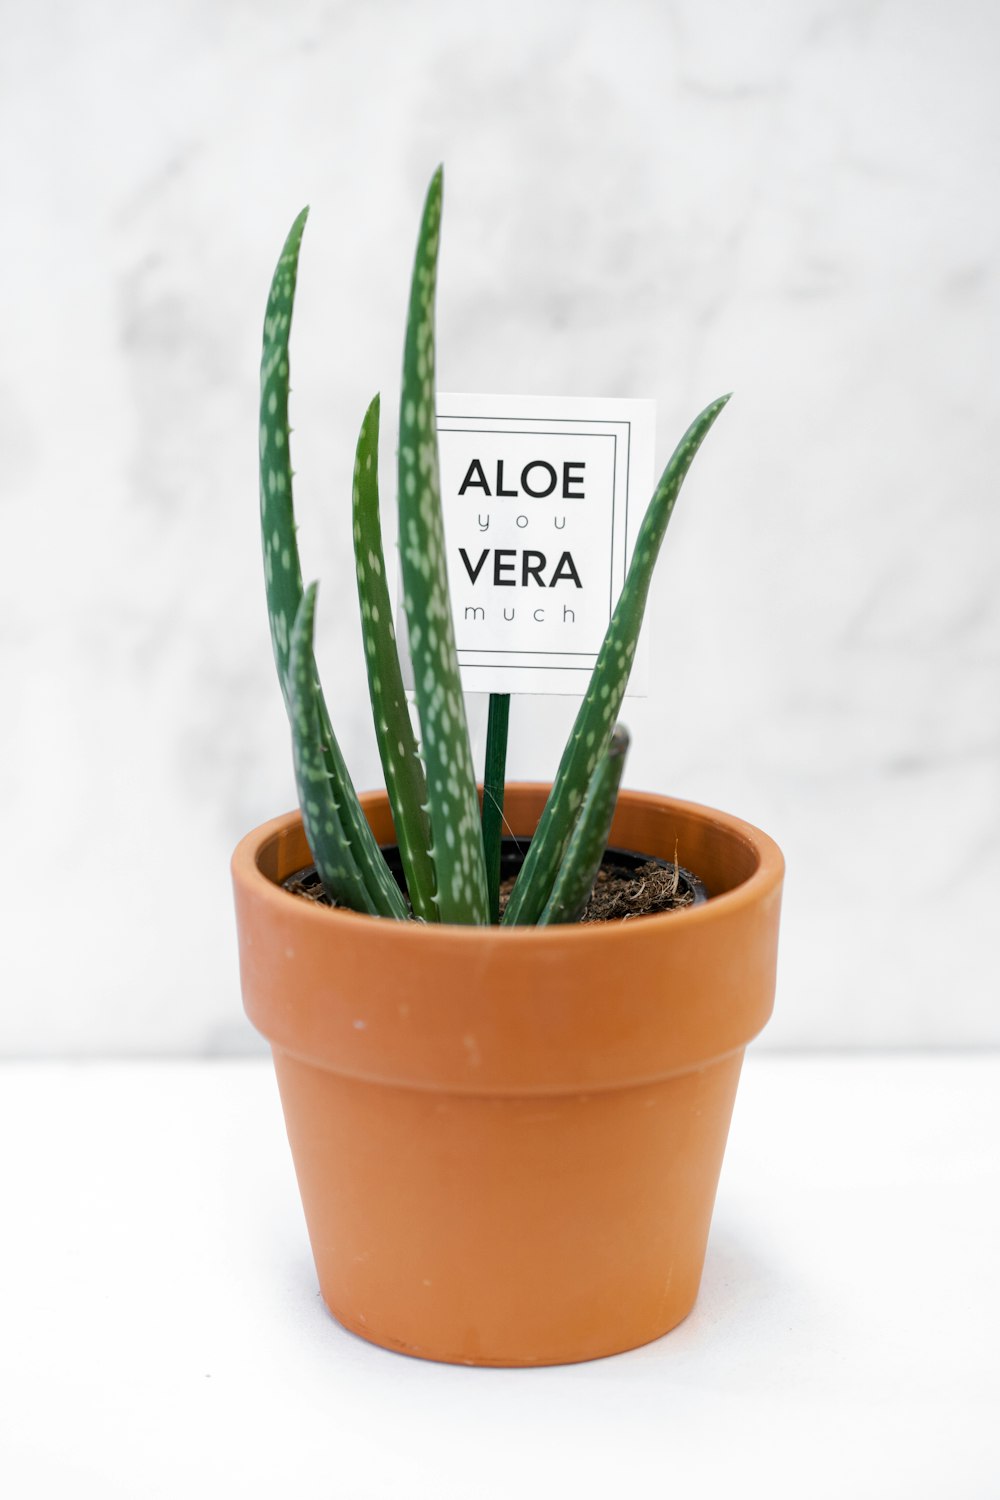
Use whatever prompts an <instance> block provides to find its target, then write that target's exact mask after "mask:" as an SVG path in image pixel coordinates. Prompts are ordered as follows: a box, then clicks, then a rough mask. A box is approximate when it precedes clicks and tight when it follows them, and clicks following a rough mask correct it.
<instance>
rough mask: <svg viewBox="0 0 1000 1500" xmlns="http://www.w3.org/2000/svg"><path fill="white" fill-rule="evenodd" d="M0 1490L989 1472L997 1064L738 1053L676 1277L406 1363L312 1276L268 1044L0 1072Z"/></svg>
mask: <svg viewBox="0 0 1000 1500" xmlns="http://www.w3.org/2000/svg"><path fill="white" fill-rule="evenodd" d="M0 1130H2V1135H0V1139H2V1143H3V1145H2V1153H3V1155H2V1173H0V1177H2V1203H3V1205H4V1208H5V1210H6V1214H5V1226H4V1227H3V1229H2V1231H0V1271H2V1280H0V1285H2V1291H0V1298H2V1309H0V1311H2V1332H0V1491H2V1493H3V1494H4V1495H6V1496H9V1497H11V1500H34V1497H36V1496H45V1497H48V1496H67V1497H74V1500H76V1497H81V1496H83V1497H89V1496H100V1497H102V1500H113V1497H118V1496H122V1497H128V1500H146V1497H161V1496H163V1497H168V1496H169V1497H174V1496H177V1497H189V1496H195V1497H197V1496H202V1495H205V1496H213V1497H228V1496H239V1497H241V1500H246V1497H257V1496H260V1497H264V1496H267V1497H269V1500H272V1497H280V1500H312V1497H314V1496H317V1497H318V1496H323V1497H337V1500H368V1497H379V1500H381V1497H390V1496H391V1497H396V1496H399V1497H407V1500H408V1497H425V1496H426V1497H428V1500H431V1497H433V1500H448V1497H451V1496H455V1497H458V1496H461V1497H463V1500H479V1497H483V1500H493V1497H497V1500H499V1497H504V1500H507V1497H511V1496H517V1497H524V1496H529V1497H534V1496H543V1495H544V1496H553V1497H562V1496H572V1497H590V1496H601V1497H618V1496H626V1497H627V1496H633V1495H635V1496H646V1495H651V1496H661V1495H662V1496H667V1495H670V1496H676V1497H678V1500H701V1497H703V1496H704V1497H716V1496H719V1497H726V1500H729V1497H731V1496H734V1495H739V1496H740V1500H745V1497H747V1496H751V1497H752V1496H758V1495H760V1496H767V1497H769V1500H782V1497H786V1496H787V1497H793V1496H794V1497H795V1500H825V1497H827V1496H829V1497H831V1500H832V1497H837V1500H867V1497H869V1496H870V1497H872V1500H896V1497H899V1500H922V1497H928V1500H930V1497H934V1500H997V1497H1000V1353H998V1351H1000V1191H998V1187H1000V1170H998V1154H1000V1148H998V1143H1000V1057H998V1056H996V1055H991V1056H980V1057H964V1056H940V1057H936V1058H934V1057H905V1056H903V1057H898V1056H897V1057H891V1056H887V1057H867V1058H857V1057H855V1058H851V1057H802V1056H798V1057H796V1056H775V1055H773V1054H772V1055H768V1054H759V1055H755V1054H754V1053H753V1052H751V1054H750V1056H749V1057H748V1059H747V1063H746V1067H745V1071H744V1076H743V1081H742V1084H741V1091H740V1096H739V1099H738V1101H737V1106H736V1114H735V1118H734V1121H733V1131H732V1134H731V1137H730V1144H729V1151H728V1154H727V1158H726V1165H725V1168H724V1170H723V1176H722V1183H721V1186H720V1190H719V1198H718V1203H717V1207H716V1214H715V1220H714V1223H713V1229H712V1236H711V1240H710V1244H709V1252H708V1261H707V1265H706V1269H705V1277H704V1281H703V1283H702V1290H701V1295H700V1298H699V1301H698V1303H697V1306H696V1308H695V1311H694V1312H693V1314H692V1315H691V1316H690V1318H688V1320H687V1321H686V1322H685V1323H684V1324H682V1325H681V1327H680V1328H678V1329H676V1330H675V1331H674V1332H673V1333H671V1334H669V1335H667V1337H666V1338H664V1339H661V1340H659V1341H658V1342H657V1343H655V1344H651V1345H648V1346H647V1347H646V1348H644V1349H639V1350H636V1351H635V1352H633V1353H630V1354H624V1355H619V1356H617V1357H615V1358H612V1359H605V1360H598V1361H595V1362H593V1363H590V1364H586V1365H575V1366H564V1367H562V1368H559V1369H550V1370H544V1369H543V1370H472V1369H462V1368H456V1367H452V1366H446V1365H435V1364H428V1363H425V1362H423V1361H420V1360H414V1359H409V1358H407V1357H405V1356H402V1355H397V1354H392V1353H388V1352H386V1351H385V1350H383V1349H378V1348H374V1347H372V1346H370V1345H368V1344H366V1343H364V1342H362V1341H361V1340H360V1339H357V1338H355V1337H354V1336H353V1335H351V1334H349V1333H346V1332H345V1331H344V1330H343V1329H341V1328H340V1327H339V1325H338V1324H337V1323H335V1322H334V1321H333V1320H332V1318H331V1317H330V1316H329V1315H328V1314H327V1312H326V1311H325V1309H324V1307H323V1304H322V1302H321V1301H320V1298H319V1293H318V1291H317V1288H316V1283H315V1279H314V1275H313V1268H312V1263H311V1260H310V1256H309V1249H308V1242H307V1240H306V1233H305V1227H304V1223H303V1219H302V1214H301V1210H300V1208H299V1203H298V1197H297V1194H296V1188H295V1182H294V1177H293V1173H292V1168H291V1161H290V1157H289V1154H288V1148H287V1144H286V1141H285V1137H284V1132H283V1126H282V1120H281V1112H280V1107H279V1104H278V1098H277V1090H276V1088H275V1084H274V1080H273V1077H272V1074H271V1071H270V1066H269V1064H267V1063H264V1062H259V1061H239V1062H236V1061H234V1062H212V1063H208V1062H206V1063H197V1062H144V1063H99V1064H94V1063H88V1064H72V1063H67V1064H38V1063H30V1064H28V1063H21V1064H18V1063H13V1064H7V1065H5V1066H4V1067H3V1068H0Z"/></svg>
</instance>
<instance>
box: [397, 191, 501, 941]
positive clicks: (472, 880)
mask: <svg viewBox="0 0 1000 1500" xmlns="http://www.w3.org/2000/svg"><path fill="white" fill-rule="evenodd" d="M442 178H443V174H442V172H441V169H440V168H439V169H438V171H437V172H436V173H435V174H434V177H433V178H432V180H431V185H430V188H429V189H428V192H427V199H426V202H425V204H424V212H423V218H422V220H421V225H420V235H419V238H418V241H417V254H416V260H415V263H414V267H413V281H412V284H411V288H410V306H409V316H408V318H407V327H406V344H405V349H404V355H403V381H402V390H401V393H400V420H399V548H400V566H401V571H402V578H403V606H404V609H405V611H406V623H407V634H408V637H409V647H410V656H411V659H412V662H413V680H414V689H415V696H416V703H417V712H418V714H419V717H420V739H421V749H422V752H423V759H424V766H425V769H426V773H427V810H428V817H429V819H430V827H431V855H432V858H433V861H434V870H435V877H436V885H437V890H436V895H435V900H436V906H437V914H438V918H439V920H440V921H442V922H462V923H468V924H478V925H485V924H486V923H487V922H488V921H489V907H488V900H487V893H486V866H485V861H484V858H483V841H482V832H481V828H480V821H479V799H478V795H477V792H476V782H475V773H474V771H473V766H472V750H471V748H470V745H469V729H468V724H467V721H466V717H465V702H464V699H463V697H462V683H461V678H460V676H459V670H458V655H457V653H456V650H455V630H454V625H453V622H452V616H451V601H450V598H449V594H448V571H447V566H446V562H445V545H444V522H443V519H442V515H441V485H440V476H439V469H438V445H437V426H436V421H435V406H434V389H435V387H434V301H435V289H436V283H437V254H438V240H439V235H440V229H441V198H442Z"/></svg>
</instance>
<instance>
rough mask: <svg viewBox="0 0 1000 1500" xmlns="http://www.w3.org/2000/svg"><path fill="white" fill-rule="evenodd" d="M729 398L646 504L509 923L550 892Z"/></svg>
mask: <svg viewBox="0 0 1000 1500" xmlns="http://www.w3.org/2000/svg"><path fill="white" fill-rule="evenodd" d="M728 400H729V397H728V396H721V397H720V398H719V399H718V400H717V401H713V402H712V404H711V406H707V407H706V408H705V410H704V411H703V412H701V414H700V415H699V416H697V417H696V418H695V419H694V421H693V422H692V423H691V426H690V427H689V428H688V430H687V432H686V433H685V434H684V436H683V437H682V438H681V440H680V442H679V443H678V445H677V447H676V448H675V449H674V452H673V455H672V457H671V459H670V462H669V463H668V464H667V467H666V468H665V469H664V471H663V474H662V476H661V478H660V482H659V484H658V485H657V487H656V490H655V491H654V494H653V498H652V500H651V501H650V502H649V507H648V509H647V511H646V514H645V516H644V517H643V521H642V525H641V526H640V528H639V535H638V537H637V538H636V544H635V551H634V552H633V554H632V561H631V564H630V566H629V570H628V576H627V577H626V579H625V585H624V587H623V589H622V592H621V595H620V597H619V599H618V603H617V605H616V606H615V612H614V614H613V615H612V617H611V623H610V624H609V625H608V629H607V633H606V634H605V637H604V641H603V644H602V646H601V649H600V652H599V653H598V657H597V661H596V663H595V665H594V670H593V672H592V673H591V676H590V682H589V684H588V686H587V693H586V696H585V698H584V700H583V702H582V703H581V705H580V709H579V712H578V713H577V716H576V721H575V723H574V725H573V729H572V731H571V733H570V737H569V740H568V741H567V744H566V749H565V750H564V751H563V756H562V760H561V761H560V763H559V769H558V771H557V772H556V778H555V781H554V782H553V783H552V790H551V792H550V793H549V797H548V800H547V802H546V804H545V808H544V810H543V812H542V816H541V819H540V820H539V824H538V828H537V829H536V831H535V835H534V837H533V838H532V840H531V846H530V848H529V849H528V855H527V858H526V859H525V862H524V864H523V866H522V868H521V873H520V875H519V876H518V878H517V883H516V885H515V886H514V890H513V892H512V894H511V898H510V901H509V902H508V903H507V908H506V910H505V912H504V917H503V920H504V923H505V924H507V925H511V924H516V925H525V926H530V925H532V924H533V923H536V922H537V921H538V918H539V917H540V915H541V913H542V911H543V910H544V908H545V905H546V903H547V901H548V899H549V897H550V895H551V894H552V886H553V882H554V880H555V876H556V871H557V870H558V868H559V865H560V863H561V862H562V858H563V855H564V853H565V851H566V846H567V844H568V842H569V839H570V835H571V833H572V831H573V825H574V823H575V822H576V818H577V815H578V813H579V810H580V806H581V804H582V802H583V799H584V796H585V794H586V791H587V787H588V786H589V784H590V778H591V776H592V775H593V774H594V769H595V767H596V765H597V762H598V760H599V758H600V757H601V756H602V755H603V753H604V747H605V746H606V745H607V742H608V736H609V735H610V733H611V727H612V725H613V724H614V723H615V720H616V719H617V718H618V713H619V710H620V708H621V704H622V699H623V698H624V696H625V688H626V685H627V683H628V678H629V673H630V671H631V670H632V661H633V659H634V657H635V648H636V642H637V641H638V639H639V630H640V627H641V625H642V617H643V613H644V611H645V608H646V599H647V597H648V594H649V584H650V580H651V578H652V575H653V569H654V567H655V565H656V559H657V557H658V556H659V552H660V547H661V545H662V542H663V538H664V535H665V533H666V530H667V525H668V523H669V521H670V517H671V515H672V514H673V509H674V505H675V503H676V501H677V496H678V493H679V491H680V488H681V485H682V484H683V482H684V476H685V475H686V474H687V471H688V469H689V468H690V467H691V463H692V461H693V459H694V456H695V454H696V453H697V452H698V449H699V448H700V447H701V444H702V442H703V440H704V439H705V437H706V436H707V434H708V432H709V429H710V428H711V426H712V424H713V423H714V421H715V419H716V417H717V416H718V415H719V413H720V412H721V410H722V408H723V407H724V406H725V404H726V402H727V401H728Z"/></svg>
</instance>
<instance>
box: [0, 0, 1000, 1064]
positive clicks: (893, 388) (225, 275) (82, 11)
mask: <svg viewBox="0 0 1000 1500" xmlns="http://www.w3.org/2000/svg"><path fill="white" fill-rule="evenodd" d="M998 16H1000V13H998V12H997V10H996V8H995V7H994V6H993V5H992V4H990V3H976V0H952V3H949V4H947V5H946V4H944V3H926V0H896V3H876V0H867V3H846V0H770V3H759V4H756V5H754V6H745V5H742V4H739V3H737V0H732V3H723V0H709V3H705V0H678V3H674V4H669V5H668V4H653V3H642V0H620V3H618V4H617V5H615V6H610V5H602V4H587V3H580V0H561V3H550V4H541V5H540V4H538V3H525V0H508V3H506V4H505V5H504V6H485V5H477V4H469V3H450V0H449V3H439V4H414V3H402V0H381V3H378V4H375V3H369V4H361V3H350V4H320V3H289V0H256V3H253V4H248V3H245V0H241V3H235V0H198V3H193V0H191V3H181V0H175V3H168V0H152V3H146V4H144V5H141V6H136V5H132V4H128V3H126V0H112V3H95V4H91V5H87V6H77V5H73V4H71V3H65V4H57V3H54V0H36V3H35V4H33V5H31V6H22V5H15V4H10V3H9V4H7V5H5V6H4V8H3V22H4V25H3V32H4V46H3V48H2V49H0V70H2V80H0V162H2V168H0V183H2V201H3V224H4V230H3V238H4V256H3V263H4V275H3V280H2V288H0V297H2V301H3V312H2V328H3V337H2V339H0V454H2V460H0V473H2V481H3V482H2V515H3V536H4V540H5V566H4V584H3V590H2V600H3V603H2V613H0V639H2V651H3V660H4V701H5V705H6V711H5V713H4V715H3V718H4V721H5V722H4V752H3V764H4V768H5V774H4V775H3V777H2V779H0V803H2V817H3V825H2V826H3V828H4V830H5V840H4V842H5V857H4V860H3V895H2V910H3V913H4V926H5V929H6V936H5V942H4V970H5V980H4V986H3V988H4V1003H3V1021H2V1046H3V1049H4V1050H5V1051H7V1052H8V1053H26V1054H44V1053H49V1052H53V1053H65V1054H95V1053H102V1052H109V1051H110V1052H122V1053H129V1052H146V1051H154V1052H155V1051H162V1052H194V1053H199V1052H212V1053H217V1052H220V1051H228V1050H238V1051H239V1050H250V1049H252V1048H254V1047H255V1046H259V1045H260V1044H259V1043H258V1042H257V1041H256V1039H255V1038H254V1037H253V1035H252V1033H251V1032H250V1031H249V1028H248V1027H247V1026H246V1025H245V1023H244V1021H243V1019H242V1014H241V1011H240V1008H239V999H238V986H237V975H236V957H235V943H234V935H233V924H232V916H231V904H230V893H229V884H228V872H227V860H228V855H229V852H230V850H231V847H232V846H233V844H234V843H235V841H236V840H237V838H238V837H239V836H240V835H241V834H242V833H243V832H244V831H245V830H247V829H248V828H250V827H251V826H253V825H254V824H255V823H257V822H260V821H261V820H263V819H264V818H265V817H267V816H269V815H271V814H273V813H275V812H277V811H280V810H283V809H285V808H287V807H289V806H291V805H292V803H293V801H294V792H293V783H292V777H291V768H290V757H289V753H288V744H287V734H286V729H285V725H284V721H283V715H282V709H281V704H280V700H279V697H278V693H277V690H276V687H275V683H274V679H273V669H272V665H271V661H270V652H269V644H268V639H267V632H266V626H265V614H264V607H263V598H262V585H261V578H260V564H259V559H258V555H257V536H256V479H255V467H254V465H255V443H256V436H255V434H256V420H255V410H254V407H255V382H256V364H257V359H258V337H259V323H260V319H261V314H262V306H263V299H264V295H265V292H266V286H267V280H268V276H269V273H270V269H271V266H272V263H273V260H274V258H275V255H276V253H277V250H278V248H279V245H280V242H281V238H282V236H283V234H284V232H285V229H286V228H287V226H288V224H289V222H290V221H291V219H292V217H293V215H294V214H295V213H296V212H297V210H298V209H299V208H300V207H301V206H302V204H303V203H305V202H310V203H311V204H312V206H313V212H312V218H311V221H310V225H309V229H308V234H307V239H306V245H305V251H304V258H303V267H302V275H301V282H300V298H299V308H298V317H297V324H296V329H295V341H294V351H293V355H294V371H293V385H294V387H295V395H294V405H295V411H294V420H295V426H296V429H297V431H296V434H295V457H296V468H297V470H298V497H299V508H300V512H301V521H302V534H301V542H302V547H303V552H304V559H305V568H306V571H307V573H308V574H309V575H310V576H313V575H318V576H320V577H321V579H322V589H321V603H320V609H321V619H320V652H321V661H322V664H323V665H324V667H325V672H326V676H327V680H328V695H329V697H330V698H331V700H332V702H333V705H334V709H335V717H336V723H337V726H338V729H339V732H340V735H341V738H342V742H343V745H344V749H345V752H346V754H347V756H348V758H349V760H350V763H351V765H352V767H353V769H354V771H355V775H356V778H357V781H358V782H359V784H360V785H370V784H375V783H377V782H378V780H379V771H378V764H377V756H376V752H375V748H374V741H373V736H372V733H371V729H370V726H369V723H368V716H367V708H366V697H365V687H364V677H363V669H362V662H361V654H360V650H359V645H358V629H357V624H356V621H355V618H354V614H355V610H354V606H353V601H352V599H351V586H352V585H351V576H350V563H349V557H348V549H349V525H348V520H347V515H348V510H347V507H348V485H349V474H350V466H351V455H352V450H353V441H354V435H355V432H356V429H357V425H358V422H359V419H360V415H361V413H362V411H363V408H364V405H365V403H366V402H367V400H368V398H369V396H370V394H371V393H372V392H373V391H374V390H375V389H376V388H378V387H381V388H382V390H383V392H384V400H385V403H386V405H385V407H384V410H387V413H391V412H392V410H393V405H394V397H395V382H396V377H397V370H398V365H399V358H400V347H401V344H400V341H401V333H402V321H403V310H404V303H405V295H406V281H407V276H408V271H409V261H410V256H411V252H412V245H413V239H414V233H415V225H416V219H417V214H418V210H419V205H420V200H421V196H422V192H423V189H424V186H425V183H426V180H427V178H428V176H429V174H430V172H431V170H432V169H433V167H434V166H435V165H436V163H437V162H438V160H441V159H443V160H444V161H445V162H446V166H447V194H446V222H445V236H444V248H443V260H442V288H441V294H440V299H439V335H440V348H441V354H440V366H439V374H440V378H441V383H442V386H443V387H446V388H448V389H451V390H462V389H471V390H477V389H487V390H489V389H494V390H498V391H534V392H558V393H566V394H607V395H614V396H619V395H643V396H653V397H655V398H656V399H657V401H658V403H659V409H660V435H659V441H658V452H659V455H660V456H661V457H665V455H666V454H667V453H668V452H669V449H670V447H671V446H672V443H673V440H674V438H675V436H676V435H677V434H678V433H679V431H680V430H681V429H682V428H683V426H684V425H685V423H686V422H687V420H688V419H689V417H690V416H691V415H692V414H693V412H694V411H695V410H697V409H698V408H699V407H700V406H701V405H702V404H703V403H704V402H705V401H707V400H708V399H709V398H711V397H712V396H714V395H716V394H717V393H718V392H719V391H721V390H726V389H730V388H733V389H735V391H736V393H737V394H736V397H735V399H734V400H733V402H732V403H731V405H730V407H729V409H728V411H727V413H726V414H725V416H724V418H723V420H722V422H721V423H720V424H719V426H718V428H717V429H716V432H715V433H714V434H713V436H712V439H711V441H710V443H709V445H708V446H707V447H706V449H705V450H704V452H703V454H702V456H701V457H700V458H699V461H698V464H697V466H696V469H695V471H693V473H692V476H691V480H690V482H689V486H688V488H687V490H686V491H685V495H684V497H683V502H682V504H681V505H680V506H679V508H678V512H677V515H676V517H675V521H674V524H673V527H672V534H671V536H670V538H669V541H668V546H667V549H666V552H665V554H664V557H663V559H662V562H661V570H660V574H659V578H658V583H657V586H656V601H655V611H656V614H655V621H654V624H653V633H654V642H653V645H654V656H653V659H654V661H657V662H659V663H661V665H662V671H661V673H660V675H659V680H655V679H654V691H653V696H652V697H651V698H650V699H649V700H646V701H636V702H633V703H631V704H630V705H629V714H628V720H629V722H630V725H631V728H632V730H633V733H634V751H633V755H632V760H631V766H630V773H629V781H630V783H631V784H633V785H636V786H643V787H655V788H658V789H664V790H669V791H671V792H673V793H676V794H679V795H683V796H687V797H691V798H695V799H698V800H702V801H706V802H709V803H713V804H715V805H718V806H722V807H726V808H729V809H731V810H732V811H735V812H739V813H741V814H742V815H743V816H745V817H747V818H749V819H751V820H752V821H755V822H757V823H759V824H760V825H761V826H763V827H765V828H767V829H768V830H769V831H770V832H771V833H773V834H774V835H775V836H776V837H777V838H778V840H779V841H780V842H781V844H782V845H783V847H784V849H785V851H786V854H787V857H788V861H789V879H788V887H787V900H786V908H785V928H784V935H783V951H782V960H781V973H780V986H779V995H778V1007H777V1011H776V1014H775V1018H774V1021H773V1023H772V1025H771V1027H770V1029H769V1031H768V1032H767V1033H766V1034H765V1039H764V1040H763V1041H762V1045H770V1046H798V1045H817V1046H827V1047H864V1046H893V1045H900V1046H962V1045H970V1044H971V1045H977V1044H978V1045H984V1044H991V1043H992V1044H995V1043H996V1042H997V1041H1000V1017H998V1010H997V1006H996V995H997V993H998V989H997V985H996V980H997V974H996V930H997V917H996V912H997V906H998V897H1000V878H998V876H1000V871H998V846H1000V839H998V832H1000V829H998V821H1000V810H998V801H1000V798H998V749H1000V744H998V741H1000V734H998V730H1000V695H998V692H997V662H998V656H1000V594H998V590H997V586H996V574H997V565H998V560H1000V558H998V543H1000V520H998V506H997V499H996V474H997V471H998V467H1000V462H998V461H1000V435H998V433H1000V427H998V419H997V386H998V380H997V376H998V359H997V353H996V349H997V336H998V332H1000V330H998V322H997V312H998V281H997V275H998V269H1000V245H998V217H1000V215H998V195H997V192H996V182H997V155H998V153H997V138H998V125H1000V105H998V97H1000V96H998V92H997V88H996V76H995V60H996V56H997V43H998V39H1000V38H998V33H1000V19H998ZM386 425H387V426H388V428H389V431H390V438H389V439H388V440H387V443H386V457H387V460H388V457H389V455H390V453H391V428H392V422H391V420H389V421H388V423H387V424H386ZM571 714H572V705H571V704H568V703H566V702H560V701H547V700H531V701H528V702H524V703H520V704H518V705H516V709H515V715H514V725H513V732H512V745H511V755H510V761H511V771H512V774H513V775H515V776H524V777H540V776H545V775H548V774H550V773H551V772H552V770H553V769H554V766H555V762H556V759H557V757H558V753H559V749H560V746H561V744H562V740H563V737H564V734H565V731H566V728H567V727H568V723H569V720H570V717H571ZM472 717H473V723H474V728H475V733H476V736H477V739H478V743H479V744H480V745H481V743H482V739H483V734H484V714H483V705H482V702H481V700H475V701H474V702H473V705H472Z"/></svg>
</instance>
